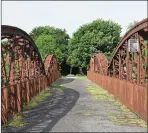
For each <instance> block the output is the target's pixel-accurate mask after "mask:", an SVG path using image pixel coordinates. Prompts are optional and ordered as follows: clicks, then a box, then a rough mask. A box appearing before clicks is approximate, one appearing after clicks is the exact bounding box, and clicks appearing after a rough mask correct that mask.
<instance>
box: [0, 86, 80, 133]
mask: <svg viewBox="0 0 148 133" xmlns="http://www.w3.org/2000/svg"><path fill="white" fill-rule="evenodd" d="M50 93H52V96H50V97H48V98H47V99H46V100H45V101H44V102H42V103H40V104H39V105H37V106H36V107H35V108H34V109H33V110H31V111H26V112H23V116H24V120H25V121H26V122H27V123H28V124H27V125H26V126H21V127H13V128H12V127H9V128H7V129H3V130H2V132H19V133H21V132H49V131H50V130H51V129H52V127H53V126H54V125H55V124H56V123H57V122H58V121H59V120H60V119H61V118H62V117H63V116H65V115H66V114H67V113H68V112H69V111H70V110H71V109H72V108H73V106H74V105H75V103H76V101H77V100H78V98H79V93H78V92H77V91H75V90H73V89H69V88H65V89H62V90H58V89H54V90H51V91H50Z"/></svg>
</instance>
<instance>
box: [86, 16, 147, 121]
mask: <svg viewBox="0 0 148 133" xmlns="http://www.w3.org/2000/svg"><path fill="white" fill-rule="evenodd" d="M131 39H135V40H137V42H138V43H137V44H138V45H137V46H136V50H137V51H134V52H133V51H131V50H130V49H129V48H131V47H130V43H128V42H129V41H130V40H131ZM94 57H95V58H94ZM100 60H102V64H101V65H100V62H101V61H100ZM107 64H108V65H107ZM100 70H101V71H100ZM87 76H88V78H89V79H90V80H92V81H94V82H95V83H96V84H98V85H100V86H102V87H103V88H105V89H107V90H108V91H109V92H111V93H113V94H114V95H116V96H117V97H118V99H119V100H120V101H121V102H122V103H123V104H125V105H126V106H127V107H128V108H129V109H131V110H132V111H133V112H135V113H137V114H138V115H139V116H140V117H141V118H142V119H144V120H146V121H148V119H147V113H148V111H147V110H148V106H147V105H148V104H147V100H148V99H147V98H148V93H147V87H148V18H146V19H144V20H142V21H141V22H139V23H137V24H136V25H135V26H134V27H133V28H131V29H130V30H129V31H128V32H127V33H126V34H125V35H124V37H123V38H122V39H121V41H120V42H119V44H118V45H117V47H116V49H115V51H114V52H113V54H112V57H111V60H110V62H109V63H108V62H107V59H106V57H105V56H102V54H93V55H92V57H91V59H90V70H89V71H88V73H87Z"/></svg>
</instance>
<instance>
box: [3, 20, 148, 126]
mask: <svg viewBox="0 0 148 133" xmlns="http://www.w3.org/2000/svg"><path fill="white" fill-rule="evenodd" d="M146 40H148V19H144V20H143V21H141V22H139V23H138V24H137V25H135V26H134V27H133V28H132V29H130V30H129V31H128V32H127V33H126V34H125V35H124V37H123V38H122V39H121V41H120V42H119V44H118V45H117V48H116V49H115V51H114V52H113V54H112V57H111V60H110V61H108V60H107V58H106V57H105V55H103V54H102V53H100V54H97V53H94V54H93V55H92V57H91V59H90V70H89V71H88V73H87V76H88V78H89V79H90V80H92V81H93V82H95V83H96V84H98V85H99V86H102V87H103V88H105V89H107V90H108V91H109V92H110V93H112V94H114V95H116V96H117V98H118V99H119V100H120V101H121V102H122V103H123V104H125V105H126V106H127V107H128V108H129V109H131V110H132V111H133V112H135V113H137V114H138V115H139V116H140V117H141V118H142V119H144V120H147V86H146V85H147V83H148V43H147V42H146V43H145V41H146ZM130 41H133V42H136V43H135V44H138V45H133V46H132V45H131V46H130V44H132V43H130ZM135 46H136V47H135ZM132 47H134V48H136V49H134V50H133V49H132ZM1 48H2V50H1V51H2V52H1V83H2V91H1V92H2V105H1V108H2V123H6V122H7V121H8V118H9V117H10V116H12V115H13V114H14V113H15V112H19V111H21V109H22V108H23V104H24V103H29V102H30V100H31V98H32V97H33V96H34V95H37V94H39V93H40V91H41V90H43V89H45V88H47V87H48V86H49V85H50V84H52V83H53V82H54V81H55V80H56V79H58V78H59V77H60V74H59V69H58V64H57V61H56V56H55V55H48V56H47V57H46V58H45V60H44V61H42V59H41V55H40V53H39V51H38V49H37V47H36V45H35V43H34V41H33V40H32V39H31V37H30V36H29V35H28V34H27V33H26V32H25V31H23V30H21V29H19V28H17V27H12V26H7V25H2V26H1ZM135 50H137V51H135Z"/></svg>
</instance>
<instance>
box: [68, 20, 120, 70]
mask: <svg viewBox="0 0 148 133" xmlns="http://www.w3.org/2000/svg"><path fill="white" fill-rule="evenodd" d="M120 32H121V26H120V25H118V24H117V23H115V22H113V21H111V20H108V21H105V20H102V19H98V20H95V21H93V22H91V23H89V24H84V25H82V26H81V27H80V28H79V29H78V30H77V31H76V32H75V33H74V34H73V36H72V38H71V39H70V41H69V45H68V52H69V57H68V59H67V62H68V63H69V64H71V65H72V66H75V67H80V68H88V64H89V61H90V57H91V54H92V53H100V52H102V53H106V55H109V56H110V53H111V52H112V50H113V49H114V48H115V46H116V44H117V43H118V41H119V40H120Z"/></svg>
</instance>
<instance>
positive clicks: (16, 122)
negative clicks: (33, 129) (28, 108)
mask: <svg viewBox="0 0 148 133" xmlns="http://www.w3.org/2000/svg"><path fill="white" fill-rule="evenodd" d="M26 124H27V123H26V122H24V120H23V116H22V113H21V112H19V113H16V114H15V115H14V116H12V117H11V119H10V120H9V121H8V122H7V123H6V124H5V125H4V127H9V126H11V127H19V126H23V125H26Z"/></svg>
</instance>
